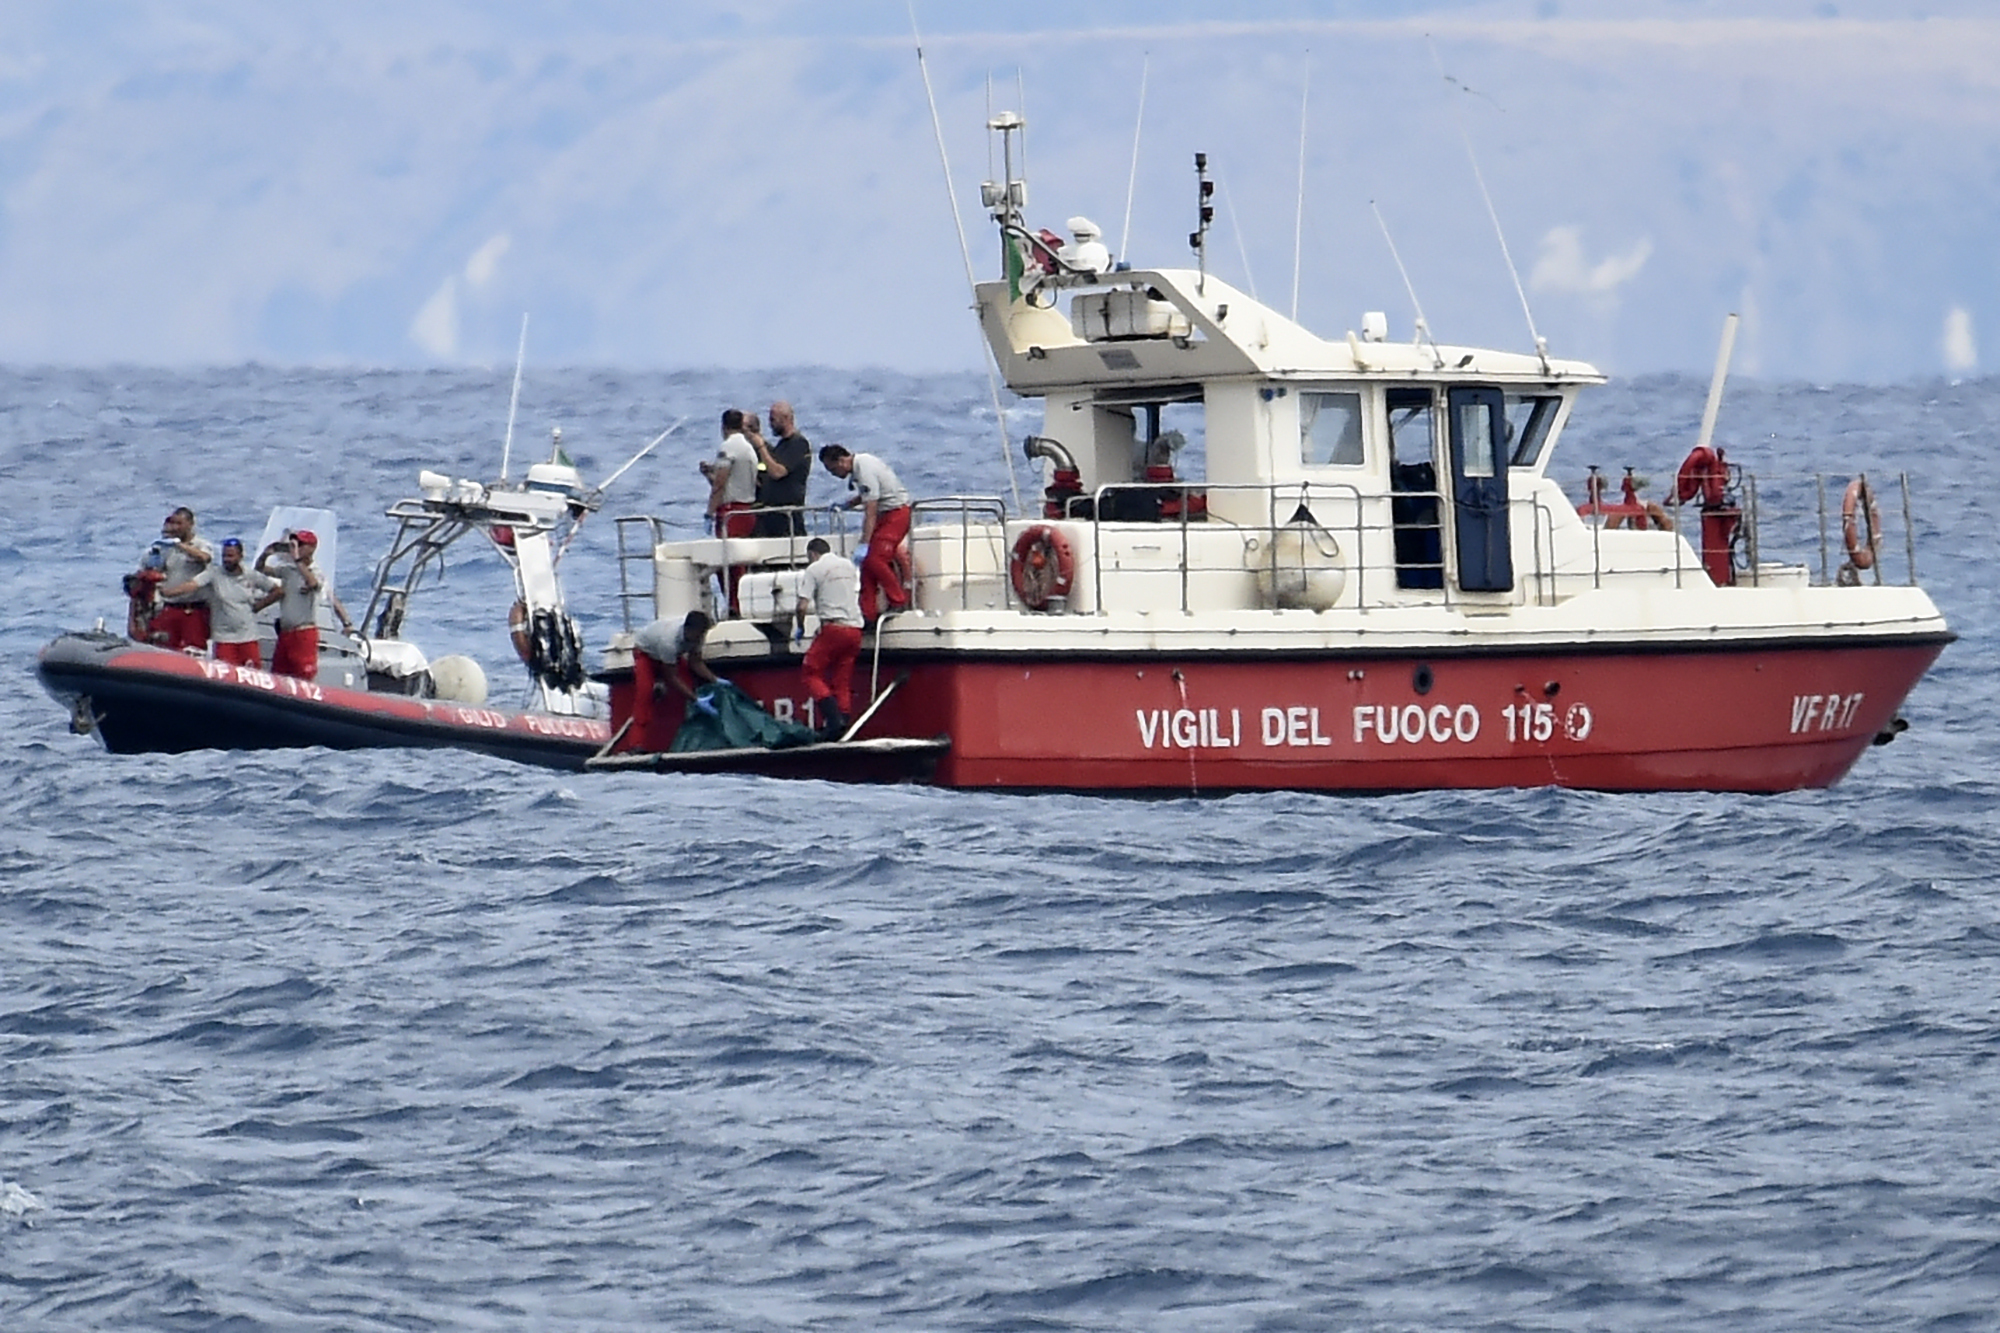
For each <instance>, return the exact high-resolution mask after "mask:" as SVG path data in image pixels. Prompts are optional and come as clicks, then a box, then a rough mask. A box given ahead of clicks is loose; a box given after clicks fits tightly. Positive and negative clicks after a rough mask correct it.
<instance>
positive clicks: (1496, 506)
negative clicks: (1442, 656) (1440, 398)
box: [1446, 388, 1514, 592]
mask: <svg viewBox="0 0 2000 1333" xmlns="http://www.w3.org/2000/svg"><path fill="white" fill-rule="evenodd" d="M1446 417H1447V419H1448V421H1449V436H1450V445H1451V499H1452V506H1451V507H1452V514H1453V521H1452V536H1453V537H1454V538H1455V539H1456V542H1455V544H1456V545H1457V547H1458V586H1459V587H1460V588H1462V589H1464V590H1465V591H1466V592H1508V591H1511V590H1512V588H1513V587H1514V552H1513V541H1512V538H1511V536H1510V534H1509V532H1508V529H1507V453H1506V432H1507V403H1506V399H1505V398H1504V397H1503V396H1502V394H1501V392H1500V390H1498V389H1489V388H1463V389H1449V390H1447V391H1446Z"/></svg>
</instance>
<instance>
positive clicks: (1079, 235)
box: [1068, 217, 1104, 241]
mask: <svg viewBox="0 0 2000 1333" xmlns="http://www.w3.org/2000/svg"><path fill="white" fill-rule="evenodd" d="M1068 226H1069V234H1070V235H1072V236H1074V237H1076V239H1078V240H1079V241H1094V240H1096V239H1097V238H1098V237H1100V236H1102V235H1103V234H1104V232H1103V231H1102V229H1100V228H1099V227H1098V225H1097V224H1096V223H1095V222H1092V221H1091V220H1090V219H1089V218H1083V217H1077V218H1071V219H1070V220H1069V223H1068Z"/></svg>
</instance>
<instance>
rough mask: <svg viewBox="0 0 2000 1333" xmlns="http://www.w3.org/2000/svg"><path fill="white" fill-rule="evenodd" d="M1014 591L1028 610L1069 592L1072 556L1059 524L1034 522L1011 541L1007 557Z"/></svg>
mask: <svg viewBox="0 0 2000 1333" xmlns="http://www.w3.org/2000/svg"><path fill="white" fill-rule="evenodd" d="M1007 574H1008V577H1009V578H1011V579H1012V580H1013V583H1014V592H1015V593H1016V594H1017V595H1018V596H1019V597H1020V599H1021V604H1022V605H1023V606H1026V607H1027V608H1028V609H1029V610H1030V611H1045V610H1047V609H1048V605H1049V603H1050V602H1052V601H1054V600H1055V599H1056V598H1058V597H1067V596H1069V590H1070V585H1071V584H1072V583H1073V582H1075V580H1076V556H1075V553H1074V552H1072V551H1071V550H1070V546H1069V538H1067V537H1065V536H1063V534H1062V530H1061V529H1060V528H1052V527H1050V526H1049V525H1048V524H1046V523H1037V524H1035V526H1033V527H1031V528H1029V529H1027V530H1026V531H1025V532H1023V533H1022V534H1021V535H1020V536H1019V537H1017V538H1016V539H1015V541H1014V554H1013V556H1012V558H1010V559H1009V560H1008V561H1007Z"/></svg>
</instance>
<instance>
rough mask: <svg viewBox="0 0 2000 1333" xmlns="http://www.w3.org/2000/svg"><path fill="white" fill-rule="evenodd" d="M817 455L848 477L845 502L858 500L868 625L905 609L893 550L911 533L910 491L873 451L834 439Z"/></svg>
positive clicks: (850, 503)
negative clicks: (851, 449)
mask: <svg viewBox="0 0 2000 1333" xmlns="http://www.w3.org/2000/svg"><path fill="white" fill-rule="evenodd" d="M819 461H820V462H821V463H822V464H824V465H825V467H826V470H827V471H828V472H831V473H832V474H833V475H834V476H836V477H845V478H847V484H848V485H849V486H851V487H853V489H854V495H853V496H852V497H851V498H849V499H848V500H847V502H846V507H847V508H849V509H852V508H854V507H855V506H856V505H859V506H861V543H862V547H863V549H864V552H865V554H863V556H862V557H861V620H862V624H863V626H864V627H865V628H871V629H872V628H873V627H874V625H875V621H876V618H877V617H878V616H882V615H893V614H895V613H896V612H898V611H907V610H909V609H910V594H909V592H908V591H907V590H906V589H905V588H904V587H903V580H902V578H901V575H900V571H899V569H898V564H897V562H898V560H899V559H900V557H899V555H898V554H897V552H898V550H899V548H900V547H901V546H902V544H903V539H904V538H905V537H907V536H909V535H910V493H909V491H907V490H905V489H904V487H903V483H902V482H901V481H900V480H898V479H897V476H896V473H895V469H893V468H891V467H890V466H889V465H888V464H887V463H885V462H883V461H882V460H881V459H879V458H877V457H876V456H875V455H873V454H857V453H850V452H848V451H847V449H845V448H844V447H842V446H841V445H838V444H829V445H828V446H826V448H824V449H822V450H820V451H819ZM885 603H886V605H885Z"/></svg>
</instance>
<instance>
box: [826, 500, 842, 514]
mask: <svg viewBox="0 0 2000 1333" xmlns="http://www.w3.org/2000/svg"><path fill="white" fill-rule="evenodd" d="M845 508H847V506H846V505H844V504H842V503H841V502H840V501H838V500H835V501H834V502H833V503H832V504H830V505H828V506H827V507H826V512H827V513H829V514H838V513H839V512H840V511H841V510H843V509H845Z"/></svg>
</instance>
